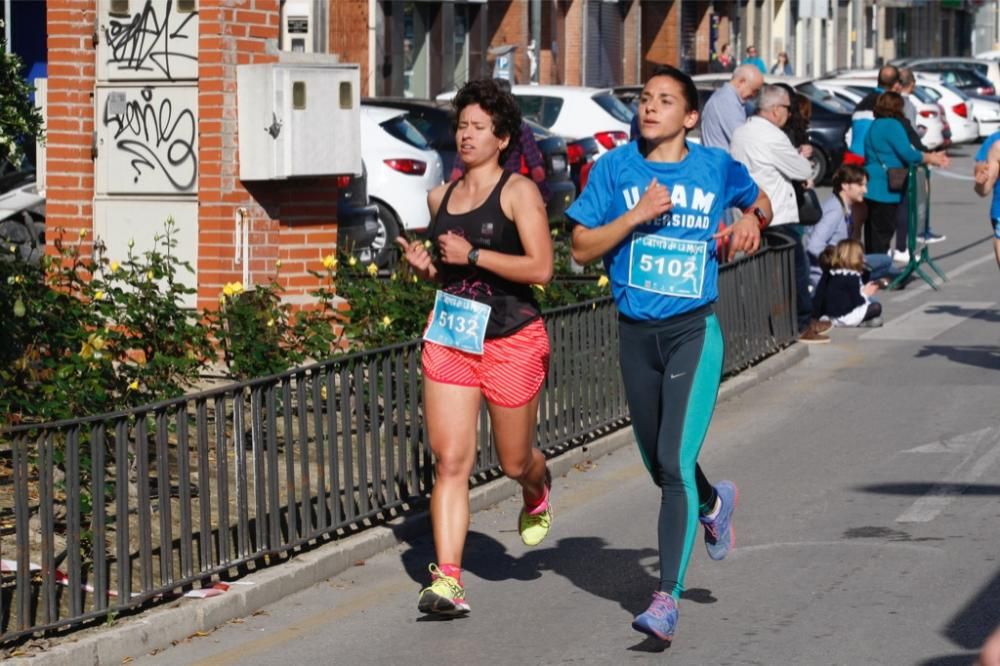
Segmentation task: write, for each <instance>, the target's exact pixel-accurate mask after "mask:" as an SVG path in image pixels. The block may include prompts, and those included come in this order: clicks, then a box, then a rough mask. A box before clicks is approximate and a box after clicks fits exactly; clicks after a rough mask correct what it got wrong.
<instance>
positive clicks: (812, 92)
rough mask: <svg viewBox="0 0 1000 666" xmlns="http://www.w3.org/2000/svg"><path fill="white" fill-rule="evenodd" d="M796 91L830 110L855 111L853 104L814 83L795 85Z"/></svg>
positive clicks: (840, 111) (839, 111)
mask: <svg viewBox="0 0 1000 666" xmlns="http://www.w3.org/2000/svg"><path fill="white" fill-rule="evenodd" d="M795 91H796V92H797V93H799V94H802V95H805V96H806V97H808V98H809V100H810V101H812V102H817V103H819V104H821V105H825V106H826V107H828V108H829V110H830V111H836V112H838V113H852V112H853V111H854V105H853V104H848V103H847V102H844V101H843V100H841V99H840V98H838V97H836V96H835V95H834V94H833V93H831V92H830V91H829V90H823V89H822V88H820V87H818V86H816V85H815V84H813V83H809V82H806V83H800V84H799V85H798V86H796V87H795Z"/></svg>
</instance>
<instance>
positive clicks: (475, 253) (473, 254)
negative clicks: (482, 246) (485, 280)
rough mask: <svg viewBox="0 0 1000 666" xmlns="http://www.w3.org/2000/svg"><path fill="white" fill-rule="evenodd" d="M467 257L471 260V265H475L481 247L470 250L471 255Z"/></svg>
mask: <svg viewBox="0 0 1000 666" xmlns="http://www.w3.org/2000/svg"><path fill="white" fill-rule="evenodd" d="M467 259H468V260H469V265H470V266H475V265H476V262H478V261H479V248H478V247H474V248H472V249H471V250H469V256H468V257H467Z"/></svg>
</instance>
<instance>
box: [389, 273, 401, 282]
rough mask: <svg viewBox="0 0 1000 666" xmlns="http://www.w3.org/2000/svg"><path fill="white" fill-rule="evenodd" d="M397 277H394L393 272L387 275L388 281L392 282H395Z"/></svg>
mask: <svg viewBox="0 0 1000 666" xmlns="http://www.w3.org/2000/svg"><path fill="white" fill-rule="evenodd" d="M398 277H399V276H398V275H396V272H395V271H393V272H392V273H391V274H390V275H389V279H390V280H392V281H393V282H395V281H396V279H397V278H398Z"/></svg>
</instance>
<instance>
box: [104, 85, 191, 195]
mask: <svg viewBox="0 0 1000 666" xmlns="http://www.w3.org/2000/svg"><path fill="white" fill-rule="evenodd" d="M94 101H95V103H96V117H95V123H94V129H95V130H96V131H95V146H94V147H95V149H96V157H97V162H96V164H97V166H96V170H95V183H94V185H95V190H96V193H97V194H98V195H102V194H126V195H141V194H196V193H197V192H198V119H197V114H198V87H197V86H190V85H183V86H177V85H156V86H152V85H138V84H117V85H115V84H107V85H98V86H97V88H96V90H95V91H94Z"/></svg>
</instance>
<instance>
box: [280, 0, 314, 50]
mask: <svg viewBox="0 0 1000 666" xmlns="http://www.w3.org/2000/svg"><path fill="white" fill-rule="evenodd" d="M312 13H313V12H312V0H285V2H284V3H282V5H281V50H282V51H292V52H293V53H312V52H313V17H312Z"/></svg>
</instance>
